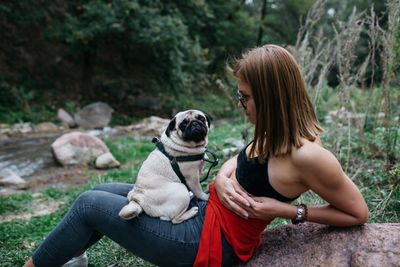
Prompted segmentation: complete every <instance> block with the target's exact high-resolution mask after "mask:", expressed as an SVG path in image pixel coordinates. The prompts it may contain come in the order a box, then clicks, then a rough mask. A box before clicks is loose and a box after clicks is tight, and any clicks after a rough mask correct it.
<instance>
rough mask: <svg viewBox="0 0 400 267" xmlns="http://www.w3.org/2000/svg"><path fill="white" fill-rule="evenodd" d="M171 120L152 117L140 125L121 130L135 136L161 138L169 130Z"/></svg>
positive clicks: (139, 123) (142, 121) (136, 124)
mask: <svg viewBox="0 0 400 267" xmlns="http://www.w3.org/2000/svg"><path fill="white" fill-rule="evenodd" d="M169 122H170V120H169V119H163V118H160V117H157V116H150V117H148V118H145V119H143V120H141V121H139V122H138V123H135V124H132V125H130V126H127V127H124V128H123V129H121V128H120V130H121V131H125V132H127V133H129V134H131V135H134V136H147V137H153V136H158V137H159V136H161V134H162V132H163V131H164V130H165V129H166V128H167V126H168V124H169Z"/></svg>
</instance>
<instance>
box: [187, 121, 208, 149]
mask: <svg viewBox="0 0 400 267" xmlns="http://www.w3.org/2000/svg"><path fill="white" fill-rule="evenodd" d="M207 131H208V130H207V126H205V125H204V123H203V122H201V121H198V120H193V121H191V122H190V123H189V124H188V125H187V126H186V128H185V129H184V131H183V140H185V141H194V142H196V143H199V142H201V141H204V139H205V138H206V136H207Z"/></svg>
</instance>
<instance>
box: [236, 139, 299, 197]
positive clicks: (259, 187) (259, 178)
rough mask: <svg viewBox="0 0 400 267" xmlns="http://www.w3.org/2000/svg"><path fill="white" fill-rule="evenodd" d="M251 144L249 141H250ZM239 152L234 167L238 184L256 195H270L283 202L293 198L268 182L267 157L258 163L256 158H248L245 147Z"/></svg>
mask: <svg viewBox="0 0 400 267" xmlns="http://www.w3.org/2000/svg"><path fill="white" fill-rule="evenodd" d="M250 144H251V143H250ZM250 144H248V145H247V146H246V147H245V148H244V149H242V150H241V151H240V152H239V155H238V158H237V167H236V179H237V181H238V182H239V184H240V185H241V186H242V187H243V188H244V189H245V190H246V191H247V192H248V193H250V194H252V195H253V196H258V197H270V198H274V199H276V200H279V201H283V202H290V201H293V200H295V199H296V198H298V196H297V197H295V198H288V197H285V196H283V195H281V194H280V193H279V192H277V191H276V190H275V189H274V188H273V187H272V186H271V184H270V183H269V177H268V158H267V159H266V160H265V161H264V163H260V162H259V161H258V159H257V158H254V159H253V160H248V159H247V155H246V148H247V147H248V146H249V145H250Z"/></svg>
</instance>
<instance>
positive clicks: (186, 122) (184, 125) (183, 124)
mask: <svg viewBox="0 0 400 267" xmlns="http://www.w3.org/2000/svg"><path fill="white" fill-rule="evenodd" d="M187 125H188V120H186V119H184V120H183V121H182V122H181V126H182V127H184V128H185V127H186V126H187Z"/></svg>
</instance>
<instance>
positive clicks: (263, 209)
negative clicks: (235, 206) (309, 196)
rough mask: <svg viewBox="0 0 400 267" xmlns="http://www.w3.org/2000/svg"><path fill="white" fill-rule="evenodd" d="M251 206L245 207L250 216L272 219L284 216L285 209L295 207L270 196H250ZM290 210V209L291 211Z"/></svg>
mask: <svg viewBox="0 0 400 267" xmlns="http://www.w3.org/2000/svg"><path fill="white" fill-rule="evenodd" d="M247 200H248V201H249V204H250V206H249V207H245V210H246V211H247V213H248V215H249V218H255V219H261V220H266V221H270V220H273V219H274V218H275V217H278V216H282V214H280V213H282V212H283V211H284V210H285V209H293V208H292V207H291V205H289V204H287V203H284V202H280V201H278V200H276V199H273V198H269V197H250V198H248V199H247ZM289 212H290V211H289Z"/></svg>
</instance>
